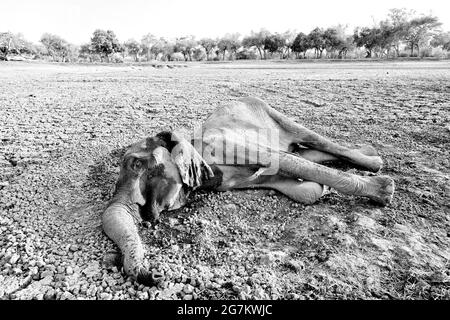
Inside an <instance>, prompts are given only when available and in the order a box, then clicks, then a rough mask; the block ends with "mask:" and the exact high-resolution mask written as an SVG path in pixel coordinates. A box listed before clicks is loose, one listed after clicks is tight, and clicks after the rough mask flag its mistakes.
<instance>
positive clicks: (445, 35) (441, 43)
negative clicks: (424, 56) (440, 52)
mask: <svg viewBox="0 0 450 320" xmlns="http://www.w3.org/2000/svg"><path fill="white" fill-rule="evenodd" d="M431 45H432V46H433V47H435V48H437V47H441V48H442V49H444V50H450V31H447V32H440V33H437V34H435V35H434V37H433V39H432V40H431Z"/></svg>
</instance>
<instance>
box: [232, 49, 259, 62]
mask: <svg viewBox="0 0 450 320" xmlns="http://www.w3.org/2000/svg"><path fill="white" fill-rule="evenodd" d="M256 59H258V55H257V54H256V52H255V51H252V50H248V49H244V50H242V51H239V52H237V53H236V60H256Z"/></svg>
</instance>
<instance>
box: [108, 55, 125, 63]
mask: <svg viewBox="0 0 450 320" xmlns="http://www.w3.org/2000/svg"><path fill="white" fill-rule="evenodd" d="M110 61H111V62H112V63H123V57H122V55H121V54H120V53H114V54H113V55H112V56H111V58H110Z"/></svg>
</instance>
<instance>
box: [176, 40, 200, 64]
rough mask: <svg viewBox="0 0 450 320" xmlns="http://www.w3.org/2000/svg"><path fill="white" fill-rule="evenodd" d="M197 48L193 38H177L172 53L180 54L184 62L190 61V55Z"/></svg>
mask: <svg viewBox="0 0 450 320" xmlns="http://www.w3.org/2000/svg"><path fill="white" fill-rule="evenodd" d="M196 46H197V42H196V41H195V38H194V36H189V37H183V38H178V39H177V40H176V42H175V47H174V51H175V52H181V53H182V54H183V56H184V60H185V61H188V59H189V61H192V53H193V51H194V48H195V47H196Z"/></svg>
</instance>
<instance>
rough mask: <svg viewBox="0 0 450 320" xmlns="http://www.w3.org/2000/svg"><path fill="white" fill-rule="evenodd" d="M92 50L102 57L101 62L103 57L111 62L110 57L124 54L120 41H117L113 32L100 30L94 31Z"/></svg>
mask: <svg viewBox="0 0 450 320" xmlns="http://www.w3.org/2000/svg"><path fill="white" fill-rule="evenodd" d="M91 48H92V50H93V51H94V52H95V53H97V54H99V55H100V58H101V60H102V61H103V57H105V58H106V61H109V56H110V55H111V54H113V53H115V52H123V47H122V46H121V45H120V43H119V40H117V37H116V35H115V34H114V32H113V31H111V30H107V31H104V30H100V29H97V30H95V31H94V34H93V36H92V38H91Z"/></svg>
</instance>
